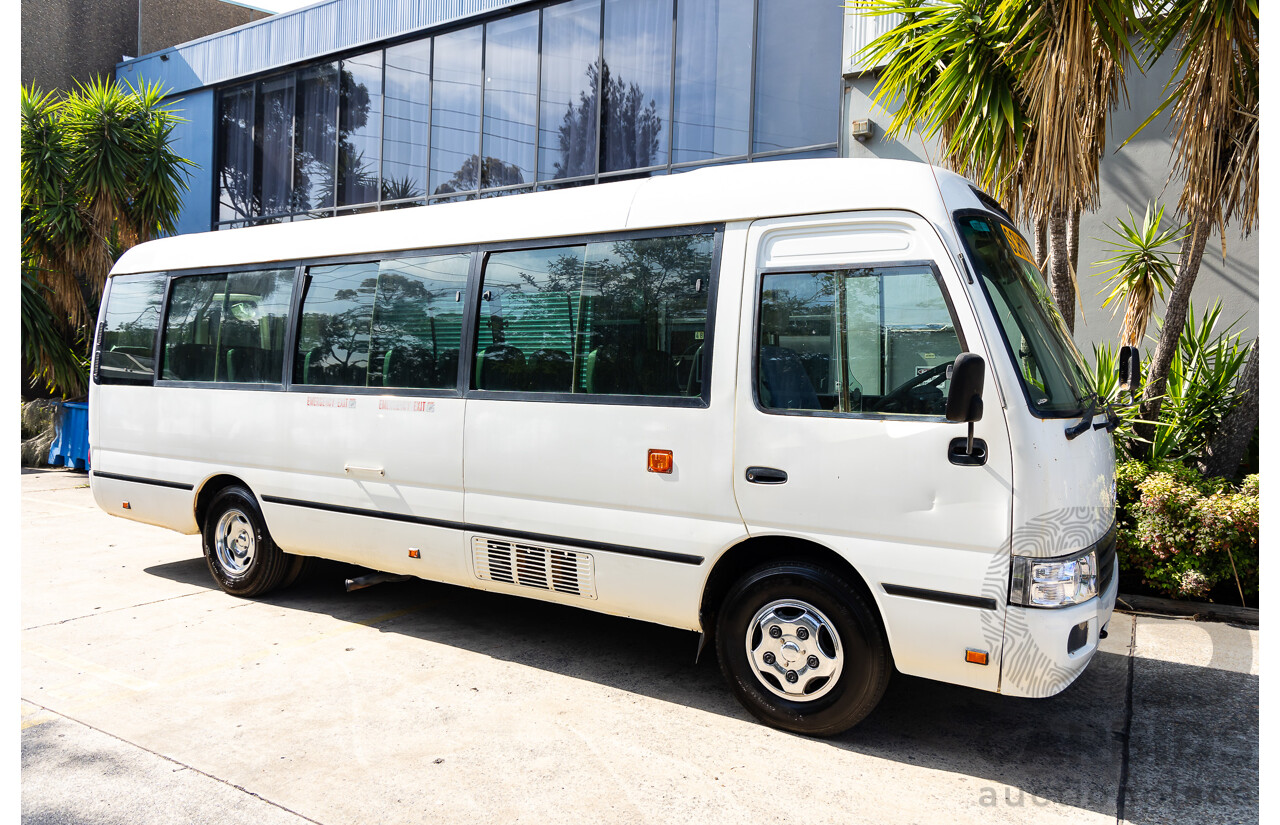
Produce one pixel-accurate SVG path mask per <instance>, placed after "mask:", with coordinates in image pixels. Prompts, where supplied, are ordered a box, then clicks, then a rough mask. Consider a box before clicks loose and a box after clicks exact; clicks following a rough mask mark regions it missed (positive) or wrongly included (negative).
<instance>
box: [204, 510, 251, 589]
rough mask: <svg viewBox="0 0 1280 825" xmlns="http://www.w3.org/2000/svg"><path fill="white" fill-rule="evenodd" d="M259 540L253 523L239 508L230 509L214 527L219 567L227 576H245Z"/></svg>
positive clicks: (215, 551) (234, 577) (215, 554)
mask: <svg viewBox="0 0 1280 825" xmlns="http://www.w3.org/2000/svg"><path fill="white" fill-rule="evenodd" d="M256 548H257V541H256V539H255V538H254V535H253V523H252V522H250V521H249V517H248V516H246V515H245V514H244V513H242V512H241V511H239V510H234V509H233V510H228V511H227V512H225V513H223V514H222V518H220V519H218V525H217V527H216V528H214V537H213V550H214V556H215V558H216V560H217V562H218V567H220V568H222V572H223V573H224V574H226V576H227V578H231V579H239V578H243V577H244V575H245V574H246V573H248V572H249V567H250V566H251V565H252V564H253V554H254V550H255V549H256Z"/></svg>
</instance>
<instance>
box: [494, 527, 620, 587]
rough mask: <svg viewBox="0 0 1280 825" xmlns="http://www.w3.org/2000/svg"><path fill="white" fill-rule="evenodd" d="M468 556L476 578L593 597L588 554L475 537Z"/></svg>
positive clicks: (593, 577)
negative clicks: (470, 558)
mask: <svg viewBox="0 0 1280 825" xmlns="http://www.w3.org/2000/svg"><path fill="white" fill-rule="evenodd" d="M471 557H472V563H473V565H474V566H475V573H476V578H479V579H484V580H485V581H494V582H506V583H507V584H516V585H520V586H521V587H534V588H537V589H539V590H551V591H554V592H556V593H568V594H570V595H573V596H582V597H583V598H587V599H594V598H595V597H596V576H595V565H594V563H593V561H592V558H591V556H590V555H589V554H587V553H577V552H575V551H573V550H561V549H559V548H556V547H539V546H537V545H534V544H524V543H522V542H514V541H505V540H502V539H491V538H485V537H484V536H475V537H473V538H472V539H471Z"/></svg>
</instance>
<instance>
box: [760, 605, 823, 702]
mask: <svg viewBox="0 0 1280 825" xmlns="http://www.w3.org/2000/svg"><path fill="white" fill-rule="evenodd" d="M746 651H747V661H748V662H750V663H751V670H752V671H753V672H754V673H755V674H756V677H757V678H758V679H759V680H760V684H762V685H764V687H765V688H767V689H768V690H769V691H770V692H771V693H773V694H774V695H776V696H779V697H781V698H783V699H787V700H789V701H792V702H812V701H814V700H816V699H820V698H822V697H823V696H825V695H826V694H827V693H828V692H829V691H830V690H831V689H832V688H833V687H835V684H836V681H837V680H838V679H839V678H840V672H841V671H842V670H843V669H844V648H843V647H842V646H841V644H840V634H838V633H836V629H835V626H834V625H832V624H831V620H830V619H828V618H827V617H826V616H825V615H824V614H823V612H822V611H821V610H819V609H818V608H816V607H814V606H813V605H811V604H809V603H808V602H803V601H800V600H799V599H783V600H779V601H775V602H769V603H768V604H766V605H765V606H764V607H762V608H760V609H759V610H758V611H756V615H755V617H754V618H753V619H752V620H751V623H750V624H748V625H747V634H746Z"/></svg>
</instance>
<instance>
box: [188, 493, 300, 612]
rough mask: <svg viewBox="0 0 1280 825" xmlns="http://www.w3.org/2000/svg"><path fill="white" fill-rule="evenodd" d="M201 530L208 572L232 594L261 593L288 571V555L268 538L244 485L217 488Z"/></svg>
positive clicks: (253, 502)
mask: <svg viewBox="0 0 1280 825" xmlns="http://www.w3.org/2000/svg"><path fill="white" fill-rule="evenodd" d="M202 533H203V537H204V556H205V561H206V562H207V563H208V565H209V572H210V573H212V574H213V580H214V581H216V582H217V583H218V586H219V587H221V588H222V589H223V590H225V591H226V592H228V593H230V594H231V595H233V596H246V597H247V596H261V595H262V594H264V593H267V592H268V591H270V590H273V589H275V588H276V587H278V586H279V585H280V584H281V583H282V582H283V581H284V579H285V577H286V576H287V575H288V574H289V573H290V568H291V564H290V562H291V559H290V558H289V557H288V556H286V555H285V553H284V552H282V551H281V550H280V548H279V547H277V546H276V543H275V542H274V541H272V540H271V534H270V533H268V532H267V523H266V521H265V520H264V519H263V518H262V510H260V509H259V508H258V502H257V500H256V499H255V498H254V497H253V494H252V493H250V492H249V490H248V489H246V488H244V487H241V486H239V485H235V486H231V487H227V488H226V489H223V490H221V491H219V492H218V494H217V495H216V496H215V497H214V499H213V501H212V502H211V503H210V505H209V509H208V512H207V514H206V516H205V521H204V529H203V531H202Z"/></svg>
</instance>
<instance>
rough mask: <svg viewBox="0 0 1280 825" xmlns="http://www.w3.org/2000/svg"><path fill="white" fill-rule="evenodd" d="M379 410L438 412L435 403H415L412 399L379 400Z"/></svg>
mask: <svg viewBox="0 0 1280 825" xmlns="http://www.w3.org/2000/svg"><path fill="white" fill-rule="evenodd" d="M378 409H380V410H394V411H398V412H420V413H433V412H435V411H436V402H434V401H414V400H413V399H410V398H379V399H378Z"/></svg>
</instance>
